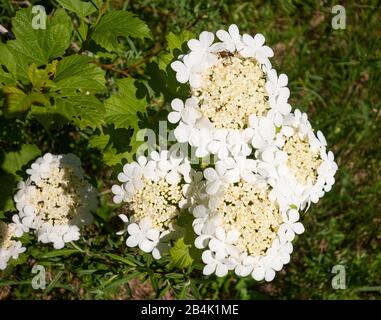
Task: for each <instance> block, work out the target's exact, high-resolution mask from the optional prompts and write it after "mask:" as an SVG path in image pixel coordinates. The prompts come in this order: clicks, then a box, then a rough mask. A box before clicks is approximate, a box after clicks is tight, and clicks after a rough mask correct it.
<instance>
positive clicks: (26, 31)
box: [7, 8, 73, 66]
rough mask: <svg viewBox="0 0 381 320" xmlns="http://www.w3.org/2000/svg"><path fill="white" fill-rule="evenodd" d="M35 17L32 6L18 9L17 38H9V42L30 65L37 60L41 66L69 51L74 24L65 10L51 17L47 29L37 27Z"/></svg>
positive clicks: (15, 23)
mask: <svg viewBox="0 0 381 320" xmlns="http://www.w3.org/2000/svg"><path fill="white" fill-rule="evenodd" d="M33 17H34V15H33V14H32V11H31V9H30V8H28V9H21V10H19V11H17V13H16V16H15V17H14V18H13V19H12V25H13V29H12V31H13V33H14V35H15V36H16V40H11V41H8V42H7V45H8V46H9V48H10V49H11V50H13V52H14V53H16V54H17V56H19V57H21V58H22V59H23V61H24V62H25V63H26V64H30V63H33V62H34V63H36V64H37V66H40V65H43V64H46V63H48V62H49V61H50V60H52V59H54V58H57V57H60V56H62V55H63V54H64V53H65V50H66V49H67V48H68V47H69V45H70V41H71V35H72V32H73V26H72V22H71V19H70V17H69V16H68V15H67V14H66V12H65V10H64V9H58V10H57V11H56V12H55V13H54V15H53V16H51V17H50V18H47V21H46V29H34V28H33V27H32V20H33Z"/></svg>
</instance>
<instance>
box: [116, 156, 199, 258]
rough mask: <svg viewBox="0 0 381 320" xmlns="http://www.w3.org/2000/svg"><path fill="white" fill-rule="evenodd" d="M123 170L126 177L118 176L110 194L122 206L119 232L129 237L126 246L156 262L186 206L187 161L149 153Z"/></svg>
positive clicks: (189, 174)
mask: <svg viewBox="0 0 381 320" xmlns="http://www.w3.org/2000/svg"><path fill="white" fill-rule="evenodd" d="M125 168H127V169H129V171H128V173H129V174H128V175H127V174H125V175H122V176H120V175H119V176H118V179H119V181H120V182H122V184H120V185H114V186H112V188H111V191H112V192H113V193H114V198H113V199H114V202H115V203H121V202H123V203H125V205H124V211H125V212H126V213H127V214H128V216H129V217H127V216H126V215H125V214H123V215H120V218H121V219H122V221H123V222H124V224H125V230H123V231H124V232H127V233H128V234H129V237H127V240H126V244H127V246H129V247H136V246H138V247H139V248H140V249H141V250H142V251H144V252H150V253H152V255H153V256H154V258H156V259H158V258H160V257H161V254H162V252H163V250H166V249H167V247H168V243H169V240H170V239H171V237H172V238H173V237H174V236H175V234H176V233H175V232H174V231H175V227H176V221H177V218H178V216H179V214H180V210H181V207H183V206H185V205H186V203H187V201H186V200H185V197H184V194H186V192H185V190H186V189H188V188H187V187H186V186H187V185H188V183H189V182H190V181H191V179H192V177H191V167H190V164H189V161H188V160H187V158H185V157H184V156H183V155H182V154H178V153H176V152H168V151H167V150H163V151H161V152H156V151H152V152H151V154H150V155H149V157H148V158H146V157H144V156H140V157H139V158H138V159H137V162H132V163H128V164H126V165H125ZM131 168H132V169H133V170H130V169H131ZM123 171H124V172H125V171H126V170H125V169H123ZM120 178H122V179H120ZM131 185H133V186H134V188H131ZM123 231H122V232H118V234H123Z"/></svg>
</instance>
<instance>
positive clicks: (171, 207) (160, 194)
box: [127, 179, 183, 231]
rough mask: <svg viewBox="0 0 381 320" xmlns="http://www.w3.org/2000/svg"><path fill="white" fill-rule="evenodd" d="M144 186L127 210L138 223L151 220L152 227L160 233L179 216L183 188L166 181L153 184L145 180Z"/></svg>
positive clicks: (162, 180) (161, 180) (130, 202)
mask: <svg viewBox="0 0 381 320" xmlns="http://www.w3.org/2000/svg"><path fill="white" fill-rule="evenodd" d="M143 182H144V186H143V187H142V188H141V189H139V190H138V191H136V192H135V194H134V196H133V197H132V199H131V200H130V201H129V203H128V204H127V210H128V211H129V212H130V213H131V214H132V215H133V218H134V219H135V220H136V221H140V220H141V219H143V218H146V217H148V218H150V219H151V221H152V226H153V227H155V228H157V229H158V230H160V231H163V230H165V228H166V227H168V225H169V224H170V223H171V222H172V221H173V220H174V219H175V218H176V217H177V216H178V214H179V210H178V203H179V201H180V200H182V199H183V194H182V190H181V187H180V186H179V185H171V184H169V183H168V182H166V181H165V180H164V179H160V180H159V181H158V182H153V181H151V180H148V179H143Z"/></svg>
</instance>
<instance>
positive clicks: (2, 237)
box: [0, 221, 26, 270]
mask: <svg viewBox="0 0 381 320" xmlns="http://www.w3.org/2000/svg"><path fill="white" fill-rule="evenodd" d="M16 230H17V229H16V225H15V224H14V223H11V224H9V225H7V224H5V223H4V222H3V221H0V270H4V269H5V268H6V267H7V264H8V261H9V260H10V259H11V258H13V259H17V258H18V256H19V254H20V253H23V252H24V251H25V250H26V248H24V247H23V246H22V244H21V242H20V241H17V240H13V238H14V237H17V231H16Z"/></svg>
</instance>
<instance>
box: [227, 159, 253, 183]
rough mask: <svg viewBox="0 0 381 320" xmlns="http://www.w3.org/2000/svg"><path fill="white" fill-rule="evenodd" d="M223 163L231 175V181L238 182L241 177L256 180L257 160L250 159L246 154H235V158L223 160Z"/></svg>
mask: <svg viewBox="0 0 381 320" xmlns="http://www.w3.org/2000/svg"><path fill="white" fill-rule="evenodd" d="M221 164H222V165H223V167H224V168H226V170H227V174H228V176H229V177H231V179H230V181H234V182H236V181H239V180H240V179H243V180H245V181H247V182H250V183H254V182H255V181H256V175H255V172H256V170H257V161H256V160H253V159H249V158H247V157H245V156H235V157H234V158H227V159H225V160H221Z"/></svg>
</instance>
